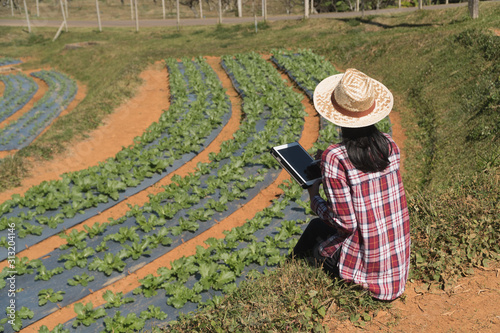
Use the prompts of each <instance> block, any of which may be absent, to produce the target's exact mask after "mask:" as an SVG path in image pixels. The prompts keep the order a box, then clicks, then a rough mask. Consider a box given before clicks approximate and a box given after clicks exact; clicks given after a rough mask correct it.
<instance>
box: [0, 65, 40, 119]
mask: <svg viewBox="0 0 500 333" xmlns="http://www.w3.org/2000/svg"><path fill="white" fill-rule="evenodd" d="M0 81H2V82H3V83H4V85H5V89H4V92H3V96H1V97H0V122H2V121H4V120H5V119H7V118H8V117H10V116H11V115H13V114H14V113H16V112H17V111H19V110H20V109H21V108H22V107H23V106H24V105H26V103H28V102H29V101H30V100H31V98H32V97H33V95H34V94H35V93H36V91H37V90H38V85H37V84H36V82H35V80H33V79H32V78H30V77H29V76H26V75H24V74H9V75H0Z"/></svg>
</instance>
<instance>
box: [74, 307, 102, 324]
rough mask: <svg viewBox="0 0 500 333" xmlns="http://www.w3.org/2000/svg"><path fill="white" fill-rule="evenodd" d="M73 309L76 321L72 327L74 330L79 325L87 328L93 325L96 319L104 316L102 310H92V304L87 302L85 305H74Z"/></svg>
mask: <svg viewBox="0 0 500 333" xmlns="http://www.w3.org/2000/svg"><path fill="white" fill-rule="evenodd" d="M73 308H74V310H75V313H76V319H75V320H74V321H73V325H72V326H73V327H74V328H77V327H78V326H80V325H84V326H87V327H88V326H90V325H91V324H93V323H95V321H96V319H99V318H101V317H104V316H106V311H105V310H104V309H103V308H99V309H94V306H93V305H92V302H88V303H87V304H85V305H83V303H76V304H75V305H74V307H73Z"/></svg>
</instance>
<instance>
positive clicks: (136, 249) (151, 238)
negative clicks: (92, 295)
mask: <svg viewBox="0 0 500 333" xmlns="http://www.w3.org/2000/svg"><path fill="white" fill-rule="evenodd" d="M167 64H168V67H169V71H170V82H171V85H172V96H173V101H172V105H171V108H170V109H169V112H166V113H165V114H164V116H163V117H162V119H161V123H162V125H163V126H165V127H168V130H169V131H170V132H171V133H175V135H173V134H172V135H171V136H170V135H168V136H162V133H161V132H160V131H158V128H159V127H158V125H157V124H154V125H153V126H151V128H150V131H149V132H147V133H145V135H143V136H142V137H141V138H137V139H136V146H139V147H140V148H139V149H138V151H137V152H138V153H141V156H143V159H142V162H143V163H145V162H146V163H148V164H150V165H156V163H154V164H153V162H154V161H152V158H153V156H161V155H165V156H168V157H174V156H176V157H182V156H183V155H185V154H186V152H190V151H192V150H194V149H196V152H198V151H199V150H200V149H201V147H202V144H203V143H205V142H204V141H205V140H201V139H202V138H204V136H206V135H207V133H210V132H213V129H214V128H217V127H218V126H220V124H221V118H222V116H223V115H225V114H227V112H228V110H229V104H228V99H227V96H226V95H225V93H224V91H223V89H222V87H221V84H220V81H218V79H217V77H216V76H215V73H214V72H213V70H211V68H210V67H209V66H208V64H206V62H204V61H203V60H202V59H201V58H200V59H197V60H196V61H195V62H192V61H191V60H186V61H184V62H181V63H177V62H176V61H175V60H168V61H167ZM181 71H183V72H185V73H186V76H187V78H186V76H185V75H184V74H182V73H181ZM187 82H189V84H187ZM170 124H172V125H170ZM193 129H194V130H193ZM153 130H155V131H153ZM146 139H148V140H146ZM189 140H195V141H194V142H195V143H196V145H194V144H193V145H186V144H184V143H185V142H188V141H189ZM196 140H200V141H196ZM148 149H149V150H151V152H150V153H149V154H148ZM121 153H123V151H122V152H121ZM121 153H119V154H118V155H120V154H121ZM128 153H130V154H133V153H134V151H133V148H130V151H129V152H128ZM138 155H139V154H137V155H135V154H133V155H132V156H134V157H135V156H137V157H139V156H138ZM144 156H145V157H144ZM115 160H118V161H122V160H123V158H118V156H117V158H116V159H115ZM133 162H137V163H138V162H141V161H139V160H135V161H133ZM181 162H182V163H184V162H183V161H181ZM139 166H140V165H139ZM101 167H103V170H104V169H105V170H108V171H109V170H113V167H114V168H116V169H118V168H117V167H116V164H113V163H110V165H104V164H103V165H101ZM83 172H88V170H84V171H83ZM122 172H123V173H124V176H128V175H129V174H130V173H133V172H134V170H129V169H125V170H124V171H122ZM125 173H126V174H125ZM65 176H66V177H74V178H73V179H78V176H79V175H78V174H77V175H65ZM108 176H109V174H108ZM143 177H146V176H143ZM178 178H179V177H175V176H174V177H173V179H174V180H175V179H178ZM55 184H57V185H59V186H60V187H59V188H61V185H64V184H61V183H60V182H59V183H57V182H55ZM78 185H79V184H72V188H71V192H70V193H74V194H78V193H79V192H78V191H82V189H81V187H79V186H78ZM80 185H81V184H80ZM177 186H178V184H175V185H174V186H173V187H172V188H173V189H175V188H176V187H177ZM38 190H39V191H40V189H38ZM80 193H81V192H80ZM47 194H48V195H50V193H47ZM87 194H88V193H87ZM33 198H36V196H35V197H33ZM42 198H43V196H42ZM182 198H186V197H185V196H184V195H183V194H182V193H181V194H180V195H176V196H175V198H174V199H175V200H172V201H173V202H171V205H175V204H177V203H179V204H180V205H181V206H183V205H185V204H186V203H187V202H188V201H189V200H191V199H190V198H187V199H188V200H187V201H185V202H183V200H182ZM54 199H55V198H54V197H52V201H54ZM157 200H158V201H157V202H153V203H152V204H151V205H148V206H147V207H145V208H144V209H140V208H139V207H131V210H130V212H129V213H128V214H127V216H124V217H123V218H120V219H118V220H116V221H111V223H102V224H100V223H96V224H94V225H93V226H92V227H86V232H83V231H82V232H76V231H73V232H72V233H69V234H68V235H62V237H64V238H65V239H66V241H67V244H66V245H64V246H62V247H61V248H60V249H58V250H55V251H53V252H51V253H50V254H49V256H50V257H51V258H52V259H50V258H49V259H46V260H43V261H42V260H39V259H36V260H31V261H29V260H27V258H17V259H16V269H17V270H18V275H20V277H19V278H18V279H19V280H20V281H23V284H26V285H29V286H30V287H28V288H26V290H24V291H23V292H22V293H19V294H18V297H22V296H24V297H26V298H27V300H26V303H30V304H34V303H33V302H34V300H30V299H33V295H36V294H39V293H40V292H41V290H48V289H49V288H48V286H49V285H50V284H51V283H53V281H54V280H53V278H54V279H58V280H61V279H63V280H67V283H68V284H67V285H66V286H63V287H61V284H58V285H57V288H58V289H57V290H56V288H52V289H53V290H56V291H55V293H60V294H59V295H63V294H66V295H69V296H66V297H65V298H64V299H63V300H62V301H61V302H60V303H61V304H65V303H66V304H69V303H71V302H73V301H76V300H78V299H79V298H80V297H82V296H83V295H85V294H88V293H89V290H88V288H86V287H89V288H93V289H94V290H97V289H99V288H100V287H101V286H102V285H104V283H105V281H106V280H107V279H108V277H109V276H111V277H110V278H115V277H116V276H117V275H121V272H123V271H124V269H125V267H126V266H131V264H132V263H133V264H136V263H135V262H134V261H135V260H138V259H142V261H143V262H144V261H150V260H152V258H154V257H155V256H156V257H158V256H159V255H162V254H163V253H164V250H162V249H161V247H163V246H167V245H169V244H170V243H171V242H172V240H171V239H169V237H168V236H169V235H170V236H171V234H177V235H178V234H179V233H180V232H182V230H183V228H186V226H187V228H188V229H191V228H192V227H190V226H191V225H193V222H194V221H191V219H190V220H186V221H184V223H180V226H177V227H168V228H167V227H165V226H164V225H165V224H167V219H170V220H171V219H172V217H173V216H170V214H171V211H172V210H170V209H169V205H168V204H166V205H165V206H159V205H158V203H159V202H161V200H162V199H161V198H157ZM155 205H156V206H157V207H158V211H159V212H160V213H161V214H162V215H160V214H151V211H152V209H153V208H154V207H155ZM35 213H36V209H35ZM39 213H40V214H39V216H38V220H42V221H47V223H50V222H51V220H52V219H54V218H57V217H58V216H59V217H58V219H59V220H62V219H64V215H62V216H61V215H53V216H52V217H48V220H45V219H44V218H45V217H47V216H46V215H47V214H44V213H49V211H48V210H46V211H45V212H43V213H42V211H41V210H39ZM174 214H175V212H174ZM169 216H170V217H169ZM53 223H54V224H57V221H54V222H53ZM127 223H131V224H134V226H127V225H126V224H127ZM28 225H31V224H29V223H28ZM153 229H154V230H153ZM152 230H153V231H152ZM87 242H88V243H87ZM158 246H160V248H158ZM152 250H156V251H155V253H154V254H152V255H150V253H151V251H152ZM139 261H140V260H139ZM49 266H50V268H48V267H49ZM61 266H64V269H62V267H61ZM135 267H136V268H137V266H135ZM136 268H130V267H128V269H127V271H129V270H130V271H133V270H134V269H136ZM94 272H95V273H94ZM87 273H89V274H87ZM113 273H114V274H113ZM93 274H94V275H93ZM112 274H113V275H112ZM56 275H57V276H56ZM121 276H123V275H121ZM33 280H34V281H39V280H42V281H40V282H39V283H37V284H35V285H33V283H32V282H31V281H33ZM45 281H47V282H45ZM63 288H65V290H62V289H63ZM75 288H76V289H78V290H79V291H75V290H74V289H75ZM30 295H31V296H30ZM73 297H77V298H76V299H75V298H73ZM55 306H56V305H55V304H52V305H51V304H50V303H49V304H46V305H44V309H40V311H37V313H36V315H35V316H34V317H33V318H30V319H32V320H33V321H34V320H37V319H39V318H41V317H43V316H44V314H47V313H50V312H51V311H53V310H54V307H55ZM45 307H47V308H46V309H45Z"/></svg>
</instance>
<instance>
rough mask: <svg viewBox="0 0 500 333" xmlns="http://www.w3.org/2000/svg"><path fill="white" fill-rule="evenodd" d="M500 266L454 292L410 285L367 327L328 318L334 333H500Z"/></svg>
mask: <svg viewBox="0 0 500 333" xmlns="http://www.w3.org/2000/svg"><path fill="white" fill-rule="evenodd" d="M499 275H500V265H498V266H496V267H491V268H489V269H476V270H475V274H474V275H473V276H469V277H465V278H462V279H460V280H459V282H458V283H457V285H456V286H455V287H454V288H453V289H452V290H450V291H448V292H444V291H440V290H436V291H429V290H426V288H423V287H424V286H422V285H421V284H419V283H408V284H407V288H406V291H405V293H404V297H403V298H401V299H398V300H396V301H394V303H393V308H392V309H391V310H390V311H388V312H385V311H381V312H379V313H378V314H377V315H376V316H374V317H373V320H372V321H371V323H369V324H368V325H367V327H365V328H358V327H356V326H354V325H353V324H352V323H351V322H350V321H343V322H338V321H336V320H334V319H332V317H331V316H332V314H333V312H334V311H335V309H330V311H329V313H328V314H327V317H326V319H325V324H327V325H328V327H329V329H330V332H336V331H338V332H345V333H352V332H381V331H382V332H401V333H411V332H426V333H427V332H432V333H440V332H443V333H445V332H482V333H497V332H500V307H499V304H500V276H499Z"/></svg>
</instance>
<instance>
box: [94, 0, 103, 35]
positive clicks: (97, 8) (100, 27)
mask: <svg viewBox="0 0 500 333" xmlns="http://www.w3.org/2000/svg"><path fill="white" fill-rule="evenodd" d="M95 9H96V12H97V22H98V23H99V31H101V32H102V26H101V13H99V0H95Z"/></svg>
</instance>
